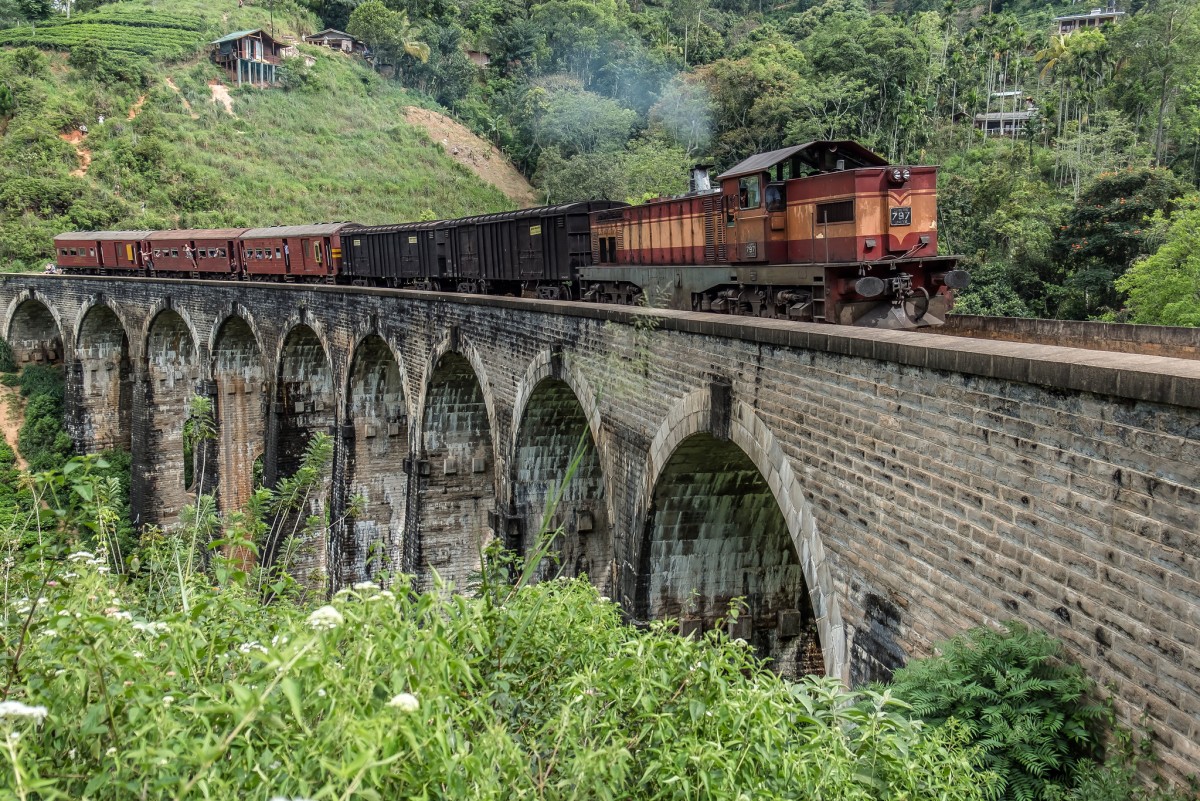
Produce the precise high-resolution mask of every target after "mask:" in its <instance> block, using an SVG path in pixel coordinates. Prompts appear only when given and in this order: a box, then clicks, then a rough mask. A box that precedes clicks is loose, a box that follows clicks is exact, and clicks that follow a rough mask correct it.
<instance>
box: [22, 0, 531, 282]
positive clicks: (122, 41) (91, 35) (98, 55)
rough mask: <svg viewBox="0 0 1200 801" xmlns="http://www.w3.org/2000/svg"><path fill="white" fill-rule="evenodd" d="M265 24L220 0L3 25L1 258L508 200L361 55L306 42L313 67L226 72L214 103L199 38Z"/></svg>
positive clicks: (265, 14) (284, 20)
mask: <svg viewBox="0 0 1200 801" xmlns="http://www.w3.org/2000/svg"><path fill="white" fill-rule="evenodd" d="M286 5H287V4H286V3H283V2H280V3H279V6H280V7H285V6H286ZM270 24H271V14H270V11H269V9H267V8H262V7H248V8H241V9H239V8H238V7H237V3H236V2H234V1H233V0H219V1H218V2H211V3H200V2H186V0H185V2H172V3H169V4H168V3H162V2H153V1H152V0H134V1H133V2H120V3H112V4H108V5H104V6H101V7H100V9H98V10H97V11H95V12H91V13H86V14H82V15H76V16H75V17H74V18H73V19H72V20H71V21H70V22H66V21H62V20H60V21H59V22H57V23H56V24H50V25H45V24H43V25H38V26H37V28H36V30H31V28H30V27H29V26H24V27H21V28H16V29H9V30H6V31H2V32H0V44H4V45H6V48H5V50H4V51H3V52H2V53H0V262H3V263H11V262H14V261H15V262H17V266H18V267H20V266H22V265H24V266H29V267H34V266H37V265H39V264H40V263H41V260H42V259H43V258H45V257H46V256H48V255H49V253H50V240H51V238H52V237H53V236H54V235H55V234H56V233H59V232H61V231H64V230H70V229H91V228H120V227H130V228H165V227H177V226H178V227H191V226H197V227H200V226H225V225H264V224H272V223H281V224H285V223H300V222H311V221H316V220H356V221H360V222H364V223H378V222H388V221H396V220H404V219H415V218H418V217H422V216H454V215H463V214H471V213H483V212H488V211H498V210H503V209H508V208H512V207H513V205H514V204H513V202H512V201H511V200H509V199H508V198H507V197H505V196H504V195H503V194H502V193H501V192H500V191H499V190H497V189H495V188H494V187H492V186H491V185H488V184H486V183H484V182H483V181H481V180H480V179H479V178H478V177H476V175H475V174H473V173H472V172H470V171H468V170H467V169H466V168H464V167H462V166H460V165H459V164H457V163H456V162H454V161H453V160H452V159H451V158H450V157H448V156H447V155H446V154H445V153H444V152H443V150H442V148H441V147H440V146H438V145H435V144H434V143H432V142H431V141H430V140H429V138H428V137H427V136H426V135H425V133H424V131H423V130H421V129H419V128H415V127H413V126H412V125H409V124H407V123H406V122H405V121H404V109H405V107H406V106H412V105H422V104H425V105H427V104H428V101H422V100H421V99H419V98H417V97H415V96H413V95H411V94H410V93H408V92H406V91H405V90H404V89H403V88H402V87H400V86H399V85H398V84H397V83H395V82H393V81H386V80H383V79H381V78H379V77H378V76H376V75H375V74H374V73H373V72H372V70H371V69H370V68H369V67H368V66H367V65H365V64H364V63H362V62H361V61H359V60H357V59H351V58H348V57H346V56H343V55H341V54H335V53H332V52H331V51H328V50H324V49H322V48H308V47H302V48H301V49H302V51H303V54H304V55H305V56H307V57H308V58H307V60H310V61H311V62H312V63H311V66H308V65H306V63H305V62H306V59H291V60H289V61H288V62H287V66H286V67H285V68H284V70H283V71H284V73H285V76H286V83H285V88H283V89H272V90H261V89H252V88H238V87H236V86H235V85H229V86H227V87H226V89H227V91H228V93H229V101H230V106H229V108H230V110H227V109H226V107H225V106H224V105H223V104H222V103H218V102H217V101H216V97H215V95H214V92H213V87H212V86H211V84H216V83H220V82H221V81H222V80H223V79H224V75H223V74H222V72H221V71H220V70H219V69H217V68H216V67H215V66H214V65H213V64H212V63H211V62H210V61H209V60H208V58H207V55H206V47H205V44H206V43H207V42H208V41H210V40H211V39H212V38H215V37H216V36H217V35H220V34H221V33H224V32H227V31H230V30H238V29H245V28H254V27H259V26H262V27H267V26H268V25H270ZM274 25H275V30H276V32H277V33H278V34H279V35H281V36H285V35H295V34H297V33H302V32H306V31H310V30H314V29H316V28H317V26H318V20H317V19H316V18H314V17H312V16H311V15H310V14H308V13H307V12H301V11H298V10H296V9H294V8H291V9H286V8H277V9H276V13H275V15H274ZM2 87H7V88H8V90H9V92H8V98H9V100H8V101H7V103H8V108H7V112H6V108H5V103H6V100H5V94H4V92H3V88H2ZM101 116H103V118H104V122H103V123H101V122H100V118H101ZM81 126H84V127H86V129H87V134H86V135H83V134H82V130H81Z"/></svg>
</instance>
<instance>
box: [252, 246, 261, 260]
mask: <svg viewBox="0 0 1200 801" xmlns="http://www.w3.org/2000/svg"><path fill="white" fill-rule="evenodd" d="M254 258H256V259H261V258H262V249H261V248H255V249H254Z"/></svg>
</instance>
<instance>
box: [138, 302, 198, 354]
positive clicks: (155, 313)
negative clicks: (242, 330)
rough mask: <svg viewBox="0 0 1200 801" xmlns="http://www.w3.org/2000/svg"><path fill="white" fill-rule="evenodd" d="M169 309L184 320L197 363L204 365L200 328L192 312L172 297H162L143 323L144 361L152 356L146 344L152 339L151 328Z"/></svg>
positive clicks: (151, 308)
mask: <svg viewBox="0 0 1200 801" xmlns="http://www.w3.org/2000/svg"><path fill="white" fill-rule="evenodd" d="M168 311H169V312H171V313H172V314H174V315H175V316H176V317H178V318H179V319H180V320H182V321H183V326H184V328H185V329H186V330H187V333H188V336H189V337H191V340H192V344H193V346H194V348H195V352H196V359H197V363H198V364H199V365H203V363H204V362H203V359H202V358H201V346H202V342H203V341H202V340H201V338H200V335H199V333H197V332H198V331H199V330H200V329H198V328H197V327H196V323H195V321H193V320H192V315H191V313H190V312H188V310H187V309H186V308H185V307H183V306H180V305H178V304H176V303H175V302H174V301H173V300H172V299H171V298H170V297H164V298H160V299H159V300H157V301H156V302H155V303H154V305H153V306H151V307H150V310H149V311H148V312H147V313H146V321H145V322H144V323H143V324H142V335H141V344H142V346H143V347H142V359H143V361H146V360H148V359H149V357H150V356H149V352H148V351H147V350H146V346H147V345H148V343H149V341H150V328H151V326H153V325H154V324H155V322H156V321H157V320H158V318H159V316H160V315H161V314H162V313H163V312H168Z"/></svg>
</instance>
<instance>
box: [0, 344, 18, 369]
mask: <svg viewBox="0 0 1200 801" xmlns="http://www.w3.org/2000/svg"><path fill="white" fill-rule="evenodd" d="M16 370H17V362H16V360H15V359H14V358H13V351H12V345H10V344H8V340H7V339H4V338H3V337H0V373H15V372H16Z"/></svg>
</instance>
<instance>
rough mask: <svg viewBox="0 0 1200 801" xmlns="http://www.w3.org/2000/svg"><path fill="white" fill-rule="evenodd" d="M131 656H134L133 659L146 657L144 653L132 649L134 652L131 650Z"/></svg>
mask: <svg viewBox="0 0 1200 801" xmlns="http://www.w3.org/2000/svg"><path fill="white" fill-rule="evenodd" d="M133 658H134V659H145V658H146V655H145V654H143V653H142V652H141V651H134V652H133Z"/></svg>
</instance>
